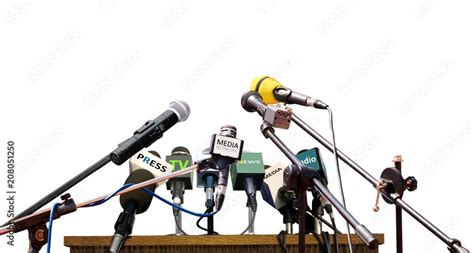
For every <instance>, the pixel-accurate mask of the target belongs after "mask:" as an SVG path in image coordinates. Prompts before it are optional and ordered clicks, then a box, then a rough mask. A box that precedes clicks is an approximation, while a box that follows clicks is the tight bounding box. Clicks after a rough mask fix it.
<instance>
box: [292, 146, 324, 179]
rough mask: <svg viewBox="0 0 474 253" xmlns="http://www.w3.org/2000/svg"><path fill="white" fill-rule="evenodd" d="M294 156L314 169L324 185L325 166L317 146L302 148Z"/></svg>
mask: <svg viewBox="0 0 474 253" xmlns="http://www.w3.org/2000/svg"><path fill="white" fill-rule="evenodd" d="M296 156H297V157H298V159H300V161H301V163H303V164H304V165H306V166H308V167H310V168H313V169H314V170H316V171H317V172H318V174H319V175H320V176H321V179H322V180H323V183H324V184H325V185H327V184H328V178H327V172H326V166H324V162H323V158H322V156H321V153H320V151H319V148H311V149H303V150H301V151H300V152H298V153H297V154H296Z"/></svg>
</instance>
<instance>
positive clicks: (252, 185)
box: [230, 152, 265, 212]
mask: <svg viewBox="0 0 474 253" xmlns="http://www.w3.org/2000/svg"><path fill="white" fill-rule="evenodd" d="M230 173H231V174H230V175H231V178H232V188H233V189H234V191H245V193H246V194H247V203H248V206H249V207H250V208H251V209H252V211H254V212H256V211H257V196H256V194H257V190H260V188H261V186H262V183H263V178H264V177H265V168H264V164H263V158H262V153H251V152H243V153H242V158H241V159H240V161H238V162H236V163H234V164H233V165H232V166H231V167H230Z"/></svg>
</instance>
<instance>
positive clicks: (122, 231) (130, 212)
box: [109, 169, 156, 253]
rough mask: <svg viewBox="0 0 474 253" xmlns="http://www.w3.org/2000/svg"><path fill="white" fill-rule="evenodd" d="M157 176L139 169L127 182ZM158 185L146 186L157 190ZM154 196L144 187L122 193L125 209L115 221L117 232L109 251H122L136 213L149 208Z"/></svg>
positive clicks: (145, 179) (114, 252) (139, 181)
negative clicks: (144, 189)
mask: <svg viewBox="0 0 474 253" xmlns="http://www.w3.org/2000/svg"><path fill="white" fill-rule="evenodd" d="M153 178H155V176H154V175H153V173H151V172H150V171H148V170H145V169H138V170H135V171H133V172H132V173H130V175H129V176H128V178H127V180H126V181H125V184H129V183H133V184H137V183H141V182H144V181H147V180H150V179H153ZM155 187H156V185H149V186H146V187H144V188H146V189H148V190H150V191H153V192H154V191H155ZM152 199H153V196H152V195H150V194H148V193H146V192H145V191H143V190H142V189H136V190H133V191H131V192H127V193H124V194H122V195H120V205H121V206H122V208H123V209H124V211H123V212H122V213H120V215H119V217H118V218H117V221H116V222H115V226H114V228H115V233H114V235H113V236H112V243H111V245H110V250H109V252H111V253H112V252H113V253H116V252H120V249H121V248H122V245H123V243H124V241H125V239H126V238H127V237H128V236H129V235H130V234H131V233H132V229H133V224H134V222H135V215H136V214H140V213H143V212H145V211H146V210H148V207H150V204H151V201H152Z"/></svg>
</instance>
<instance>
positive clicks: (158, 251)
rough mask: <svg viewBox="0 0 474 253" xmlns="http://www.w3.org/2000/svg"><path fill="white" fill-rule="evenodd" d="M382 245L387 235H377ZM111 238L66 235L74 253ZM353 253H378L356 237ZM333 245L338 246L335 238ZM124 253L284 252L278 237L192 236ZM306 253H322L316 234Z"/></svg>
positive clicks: (136, 239)
mask: <svg viewBox="0 0 474 253" xmlns="http://www.w3.org/2000/svg"><path fill="white" fill-rule="evenodd" d="M374 236H375V237H376V238H377V239H378V240H379V241H380V243H381V244H382V243H383V242H384V236H383V234H375V235H374ZM110 242H111V237H110V236H65V237H64V245H65V246H67V247H69V248H71V251H70V252H71V253H108V249H109V247H110ZM338 242H339V249H340V251H339V252H341V253H343V252H344V253H345V252H349V248H348V245H347V236H346V235H338ZM352 243H353V249H354V252H353V253H375V252H378V249H375V250H369V249H368V248H367V247H366V246H365V244H364V243H363V242H362V241H361V240H360V239H359V237H358V236H357V235H352ZM286 244H287V247H288V251H289V252H290V253H291V252H293V253H296V252H298V235H287V236H286ZM330 244H331V246H332V248H333V247H334V246H333V244H334V241H333V236H332V235H331V236H330ZM121 252H122V253H180V252H186V253H194V252H196V253H201V252H203V253H204V252H206V253H240V252H246V253H247V252H258V253H267V252H268V253H275V252H282V250H281V248H280V245H279V244H278V240H277V236H276V235H211V236H209V235H189V236H175V235H171V236H132V237H130V238H128V239H127V241H126V242H125V244H124V246H123V247H122V251H121ZM306 252H308V253H309V252H315V253H316V252H317V253H319V252H321V251H320V248H319V245H318V241H317V240H316V239H315V238H314V236H313V235H306Z"/></svg>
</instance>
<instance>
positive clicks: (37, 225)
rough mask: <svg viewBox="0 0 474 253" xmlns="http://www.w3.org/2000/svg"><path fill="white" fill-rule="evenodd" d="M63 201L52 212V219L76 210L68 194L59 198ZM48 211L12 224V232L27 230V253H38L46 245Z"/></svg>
mask: <svg viewBox="0 0 474 253" xmlns="http://www.w3.org/2000/svg"><path fill="white" fill-rule="evenodd" d="M61 200H62V201H63V202H62V203H61V204H60V205H59V206H58V207H57V208H56V209H55V210H54V212H53V219H57V218H59V217H61V216H62V215H65V214H68V213H71V212H74V211H76V210H77V207H76V204H75V203H74V200H73V199H72V198H71V195H69V193H66V194H65V195H63V196H61ZM49 216H50V212H49V210H46V211H43V212H40V213H37V214H32V215H29V216H26V217H23V218H21V219H19V220H15V221H14V222H13V230H12V231H13V232H15V233H16V232H19V231H22V230H25V229H27V230H28V238H29V241H30V244H29V249H28V253H38V252H39V251H40V250H41V248H42V247H43V246H44V245H45V244H46V243H48V239H49V238H48V228H47V227H46V222H47V221H48V220H49Z"/></svg>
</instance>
